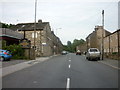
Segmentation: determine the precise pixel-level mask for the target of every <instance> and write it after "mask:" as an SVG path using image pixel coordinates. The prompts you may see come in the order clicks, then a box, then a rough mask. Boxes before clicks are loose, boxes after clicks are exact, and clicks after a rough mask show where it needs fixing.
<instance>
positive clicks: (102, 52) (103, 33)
mask: <svg viewBox="0 0 120 90" xmlns="http://www.w3.org/2000/svg"><path fill="white" fill-rule="evenodd" d="M102 26H103V30H102V58H101V59H102V60H103V59H104V10H102Z"/></svg>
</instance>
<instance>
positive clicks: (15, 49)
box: [3, 44, 26, 59]
mask: <svg viewBox="0 0 120 90" xmlns="http://www.w3.org/2000/svg"><path fill="white" fill-rule="evenodd" d="M3 49H4V50H9V51H10V52H11V53H12V56H13V57H12V58H13V59H26V57H25V56H24V50H23V49H22V47H21V46H20V45H16V44H14V45H10V46H5V47H3Z"/></svg>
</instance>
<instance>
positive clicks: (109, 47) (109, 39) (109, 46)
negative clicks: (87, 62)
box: [109, 35, 110, 56]
mask: <svg viewBox="0 0 120 90" xmlns="http://www.w3.org/2000/svg"><path fill="white" fill-rule="evenodd" d="M109 56H110V35H109Z"/></svg>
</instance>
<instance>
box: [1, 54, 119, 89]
mask: <svg viewBox="0 0 120 90" xmlns="http://www.w3.org/2000/svg"><path fill="white" fill-rule="evenodd" d="M3 88H118V70H117V69H115V68H112V67H110V66H107V65H105V64H102V63H100V62H98V61H88V60H86V59H85V56H80V55H75V54H71V53H70V54H67V55H60V56H56V57H52V58H51V59H49V60H47V61H45V62H42V63H38V64H35V65H34V66H31V67H29V68H25V69H23V70H20V71H17V72H15V73H12V74H9V75H7V76H5V77H3Z"/></svg>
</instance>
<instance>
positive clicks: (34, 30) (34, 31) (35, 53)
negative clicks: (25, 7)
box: [34, 0, 37, 57]
mask: <svg viewBox="0 0 120 90" xmlns="http://www.w3.org/2000/svg"><path fill="white" fill-rule="evenodd" d="M36 11H37V0H35V18H34V20H35V23H34V50H36V43H35V42H36ZM34 54H35V57H36V53H34Z"/></svg>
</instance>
